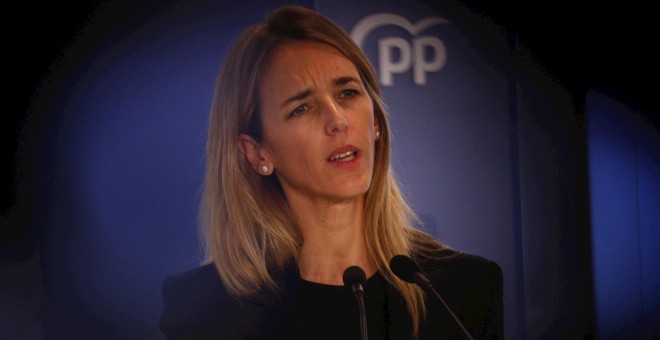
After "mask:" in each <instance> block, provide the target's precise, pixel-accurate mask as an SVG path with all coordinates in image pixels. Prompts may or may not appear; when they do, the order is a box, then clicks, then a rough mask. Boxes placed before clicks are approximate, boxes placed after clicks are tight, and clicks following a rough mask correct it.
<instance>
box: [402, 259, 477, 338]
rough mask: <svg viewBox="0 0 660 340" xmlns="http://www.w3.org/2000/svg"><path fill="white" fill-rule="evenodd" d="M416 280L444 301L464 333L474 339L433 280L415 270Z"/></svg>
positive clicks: (444, 304)
mask: <svg viewBox="0 0 660 340" xmlns="http://www.w3.org/2000/svg"><path fill="white" fill-rule="evenodd" d="M415 282H416V283H417V284H418V285H420V286H422V287H423V288H424V289H425V290H426V291H427V292H431V293H432V294H433V295H435V296H436V297H437V298H438V300H440V302H442V305H443V306H445V309H446V310H447V311H448V312H449V315H451V317H452V318H454V321H456V323H457V324H458V326H460V327H461V330H463V333H465V336H467V338H468V339H470V340H474V339H473V338H472V335H470V332H468V330H467V329H465V326H463V323H462V322H461V320H459V319H458V317H457V316H456V314H454V311H452V310H451V308H449V305H447V303H446V302H445V299H443V298H442V295H440V293H438V291H437V290H435V288H434V287H433V284H431V281H429V280H428V279H427V278H426V277H424V275H422V274H420V273H419V272H415Z"/></svg>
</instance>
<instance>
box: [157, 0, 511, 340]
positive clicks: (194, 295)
mask: <svg viewBox="0 0 660 340" xmlns="http://www.w3.org/2000/svg"><path fill="white" fill-rule="evenodd" d="M376 79H377V78H376V76H375V73H374V71H373V68H372V67H371V65H370V63H369V61H368V60H367V58H366V57H365V55H364V54H363V53H362V51H361V50H360V49H359V48H358V47H357V46H356V45H355V43H354V42H353V41H352V40H351V38H350V36H348V34H346V33H345V32H344V31H343V30H342V29H341V28H339V27H338V26H337V25H336V24H334V23H333V22H331V21H330V20H328V19H327V18H325V17H323V16H321V15H320V14H318V13H316V12H314V11H311V10H308V9H305V8H301V7H284V8H280V9H278V10H275V11H274V12H272V13H271V14H270V16H269V18H268V20H267V23H266V24H262V25H256V26H253V27H251V28H249V29H248V30H246V31H245V32H244V33H243V34H242V35H241V37H239V39H238V40H237V41H236V42H235V44H234V45H233V47H232V48H231V49H230V50H229V52H228V53H227V55H226V57H225V60H224V63H223V66H222V69H221V71H220V74H219V78H218V83H217V88H216V91H215V98H214V103H213V107H212V110H211V117H210V127H209V136H208V144H207V172H206V181H205V193H204V200H203V206H202V212H201V217H202V222H203V223H202V225H203V228H204V229H203V230H204V236H205V240H206V244H207V250H208V259H209V261H208V262H209V263H208V264H206V265H204V266H202V267H200V268H197V269H193V270H191V271H189V272H186V273H183V274H180V275H178V276H174V277H171V278H168V279H167V280H166V281H165V283H164V288H163V289H164V302H165V303H164V304H165V306H164V311H163V314H162V317H161V329H162V330H163V332H164V333H165V334H166V335H167V336H168V337H169V338H200V337H201V338H230V339H233V338H274V339H279V338H287V339H291V338H315V339H317V338H328V339H346V338H349V339H350V338H355V339H358V338H359V337H360V320H359V315H358V305H357V303H356V300H355V299H354V297H353V295H352V292H351V291H350V290H349V289H346V288H345V287H343V286H342V275H343V273H344V270H345V269H346V268H347V267H349V266H353V265H357V266H359V267H361V268H362V269H364V271H365V272H366V276H367V277H368V280H367V282H366V285H365V304H366V311H367V325H368V331H369V337H370V338H372V339H384V338H391V339H410V338H439V337H440V338H443V337H446V338H454V337H458V338H463V337H464V334H463V333H462V331H461V328H460V327H459V326H457V324H456V322H455V321H454V320H453V319H452V318H451V317H450V315H449V314H448V312H447V310H446V309H445V307H444V306H443V305H442V304H441V303H440V302H439V301H438V299H436V298H435V297H434V296H426V295H425V294H424V293H423V292H422V290H421V289H420V288H419V287H417V286H414V285H411V284H409V283H406V282H404V281H402V280H400V279H399V278H397V277H396V276H395V275H394V274H393V273H392V271H391V270H390V268H389V261H390V259H391V258H392V257H393V256H394V255H397V254H404V255H407V256H409V257H411V258H413V259H414V260H415V261H416V262H417V263H419V264H420V266H421V267H422V270H423V271H424V273H425V274H426V275H427V276H428V277H429V278H430V279H431V281H432V282H433V284H434V286H435V288H436V289H437V290H438V291H439V292H440V294H442V295H443V296H444V298H445V299H446V301H447V304H448V305H449V306H450V308H451V309H452V310H453V311H454V312H455V313H456V315H457V316H458V318H459V319H460V320H461V321H462V322H463V324H464V325H465V327H466V328H467V330H468V331H469V332H470V333H471V335H472V336H473V337H475V338H500V337H502V274H501V271H500V269H499V267H498V266H497V265H496V264H495V263H493V262H491V261H488V260H485V259H482V258H479V257H476V256H471V255H467V254H460V253H458V252H455V251H453V250H450V249H448V248H447V247H444V246H443V245H441V244H440V243H438V242H437V241H435V240H434V239H433V238H431V237H430V236H428V235H426V234H424V233H422V232H421V231H418V230H416V229H415V228H414V227H413V224H414V222H415V221H416V218H415V215H414V213H413V212H412V211H411V209H410V208H409V206H408V205H407V204H406V202H405V200H404V199H403V197H402V195H401V193H400V191H399V189H398V187H397V184H396V181H395V180H394V176H393V174H392V172H391V169H390V129H389V124H388V120H387V115H386V113H385V111H384V109H383V104H382V102H381V99H380V92H379V87H378V83H377V80H376Z"/></svg>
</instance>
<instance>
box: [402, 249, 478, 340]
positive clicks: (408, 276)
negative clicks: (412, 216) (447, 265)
mask: <svg viewBox="0 0 660 340" xmlns="http://www.w3.org/2000/svg"><path fill="white" fill-rule="evenodd" d="M390 269H391V270H392V272H393V273H394V275H396V276H397V277H399V278H400V279H401V280H403V281H406V282H408V283H414V284H416V285H418V286H420V287H422V288H423V289H424V290H426V291H427V292H430V293H432V294H433V295H435V296H436V297H437V298H438V300H440V302H442V305H444V306H445V308H446V309H447V311H448V312H449V314H450V315H451V317H452V318H453V319H454V321H456V323H457V324H458V326H459V327H461V330H463V333H465V336H467V338H468V339H470V340H473V338H472V336H471V335H470V333H469V332H468V331H467V329H465V326H463V323H462V322H461V320H459V319H458V317H457V316H456V314H454V312H453V311H452V310H451V308H449V305H447V303H446V302H445V299H443V298H442V296H441V295H440V293H438V291H436V290H435V288H433V284H432V283H431V281H429V279H427V278H426V276H424V275H422V270H421V269H420V268H419V266H418V265H417V263H415V261H413V260H412V259H411V258H410V257H408V256H405V255H394V257H392V259H391V260H390Z"/></svg>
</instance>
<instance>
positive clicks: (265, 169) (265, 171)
mask: <svg viewBox="0 0 660 340" xmlns="http://www.w3.org/2000/svg"><path fill="white" fill-rule="evenodd" d="M261 172H263V173H265V174H267V173H268V166H266V165H262V166H261Z"/></svg>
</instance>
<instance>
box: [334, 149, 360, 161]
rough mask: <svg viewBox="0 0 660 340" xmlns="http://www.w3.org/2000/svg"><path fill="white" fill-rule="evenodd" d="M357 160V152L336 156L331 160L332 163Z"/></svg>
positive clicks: (347, 152)
mask: <svg viewBox="0 0 660 340" xmlns="http://www.w3.org/2000/svg"><path fill="white" fill-rule="evenodd" d="M353 159H355V151H346V152H343V153H340V154H337V155H335V156H334V157H332V158H331V160H332V161H338V160H342V161H350V160H353Z"/></svg>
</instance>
